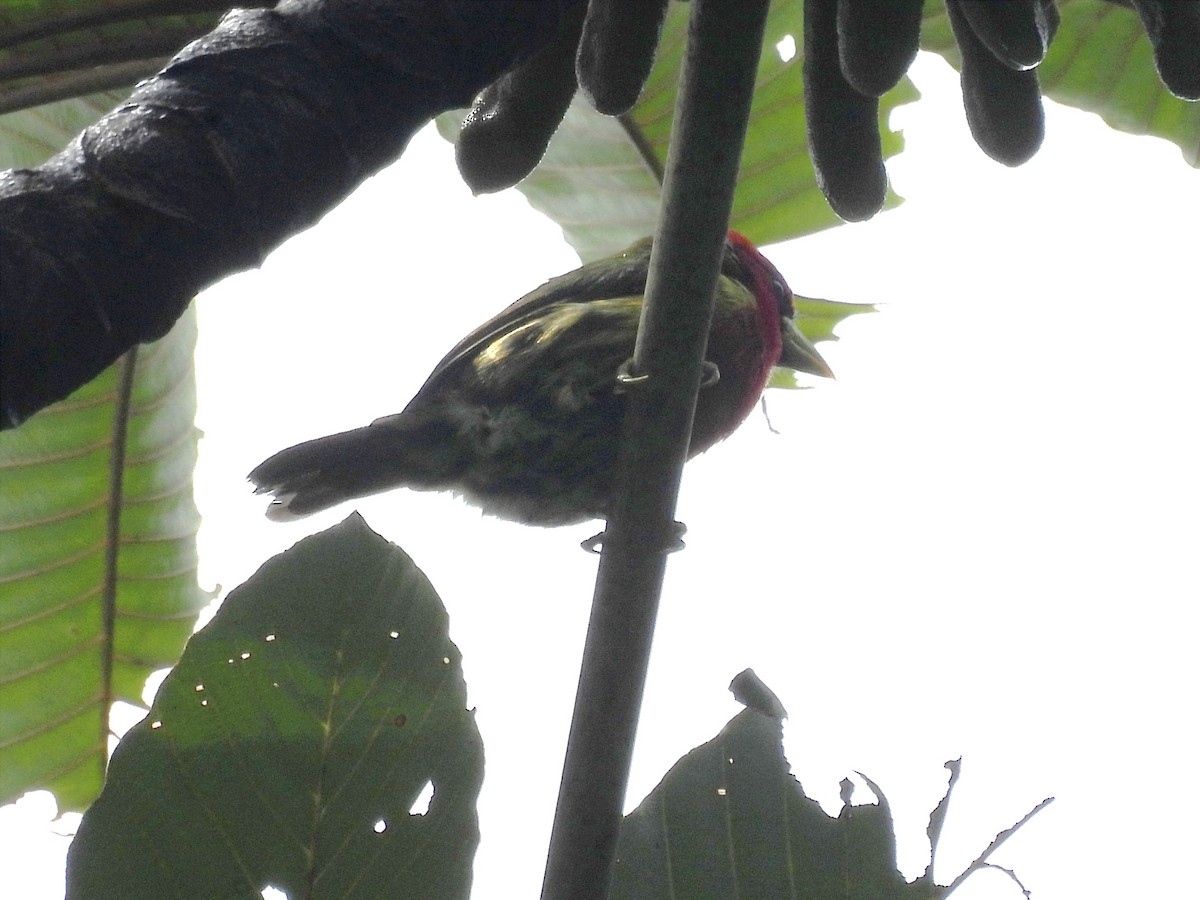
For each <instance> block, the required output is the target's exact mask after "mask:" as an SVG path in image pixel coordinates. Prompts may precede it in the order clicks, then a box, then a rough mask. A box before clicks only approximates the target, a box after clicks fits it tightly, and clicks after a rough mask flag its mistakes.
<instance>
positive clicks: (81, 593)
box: [0, 312, 208, 810]
mask: <svg viewBox="0 0 1200 900" xmlns="http://www.w3.org/2000/svg"><path fill="white" fill-rule="evenodd" d="M195 344H196V325H195V318H194V316H193V314H192V313H190V312H189V313H188V314H187V315H185V316H184V318H183V319H181V320H180V322H179V323H178V324H177V325H176V326H175V328H174V329H173V330H172V331H171V333H170V334H168V335H167V337H165V338H163V339H162V340H161V341H158V342H156V343H154V344H150V345H148V346H145V347H142V348H140V350H139V352H138V353H137V363H136V369H135V372H134V375H133V379H132V384H131V385H129V387H131V389H132V390H131V393H130V394H129V396H128V398H127V399H128V403H127V404H126V403H124V402H123V400H122V392H123V390H124V389H125V387H126V386H125V385H123V382H122V377H121V376H122V372H123V367H122V366H120V365H118V366H116V367H114V368H112V369H109V370H108V371H106V372H105V373H104V374H102V375H101V376H100V377H99V378H97V379H96V380H95V381H93V382H92V383H91V384H88V385H86V386H85V387H83V388H81V389H80V390H79V391H77V392H76V393H75V394H73V395H72V396H71V397H69V398H67V399H66V400H64V401H62V402H61V403H56V404H55V405H53V406H51V407H50V408H48V409H46V410H44V411H43V412H42V413H41V414H39V415H37V416H35V417H34V418H32V419H31V420H30V421H28V422H26V423H25V425H24V426H23V427H21V428H19V429H16V430H14V431H6V432H4V434H2V435H0V480H2V482H3V490H2V492H0V533H2V534H3V540H2V541H0V587H2V590H3V603H0V803H9V802H11V801H12V800H14V799H16V798H17V797H19V796H20V795H21V794H22V793H24V792H25V791H29V790H34V789H37V788H46V789H48V790H51V791H53V792H54V793H55V794H56V796H57V798H58V802H59V806H60V808H61V809H63V810H70V809H82V808H84V807H86V806H87V804H88V803H90V802H91V801H92V799H93V798H94V797H95V796H96V794H98V793H99V791H100V786H101V784H102V782H103V778H104V763H105V759H106V757H107V753H108V748H107V745H108V737H109V734H108V714H109V705H110V704H111V702H112V701H114V700H124V701H126V702H128V703H134V704H139V705H140V704H141V695H142V688H143V686H144V685H145V683H146V678H147V677H148V676H149V675H150V673H151V672H153V671H154V670H155V669H159V668H163V667H165V666H169V665H171V664H173V663H174V662H175V660H176V659H177V658H178V655H179V651H180V649H182V647H183V644H184V642H185V641H186V640H187V638H188V635H190V634H191V633H192V628H193V625H194V623H195V620H196V616H197V614H198V613H199V611H200V609H201V608H202V607H203V606H204V604H205V603H206V602H207V600H208V597H207V596H206V595H205V594H204V593H203V592H202V591H201V590H200V587H199V585H198V583H197V581H196V564H197V560H196V544H195V537H196V531H197V529H198V528H199V525H200V517H199V514H198V512H197V511H196V505H195V502H194V501H193V499H192V470H193V469H194V467H195V464H196V444H197V439H198V432H197V431H196V428H195V426H194V424H193V419H194V418H195V410H196V388H195V373H194V370H193V363H192V354H193V350H194V348H195ZM122 429H124V430H126V431H127V434H126V442H125V444H124V446H122V444H121V440H120V437H121V435H120V431H121V430H122ZM114 464H115V465H116V470H115V471H114V468H113V466H114ZM110 517H115V518H110ZM110 553H111V554H112V555H110Z"/></svg>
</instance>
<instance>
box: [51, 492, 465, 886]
mask: <svg viewBox="0 0 1200 900" xmlns="http://www.w3.org/2000/svg"><path fill="white" fill-rule="evenodd" d="M448 629H449V619H448V617H447V615H446V611H445V609H444V607H443V606H442V604H441V600H440V599H439V598H438V596H437V594H436V593H435V592H434V590H433V588H432V587H431V586H430V584H429V582H428V581H427V580H426V578H425V576H424V575H423V574H422V573H421V572H420V570H419V569H417V568H416V566H415V565H414V564H413V562H412V560H411V559H409V558H408V556H407V555H406V554H405V553H404V552H403V551H401V550H400V549H399V548H398V547H396V546H394V545H392V544H389V543H388V542H387V541H385V540H384V539H383V538H381V537H379V536H378V535H377V534H375V533H374V532H373V531H371V530H370V528H368V527H367V525H366V523H365V522H363V520H362V519H361V518H360V517H359V516H358V515H357V514H355V515H352V516H350V517H349V518H347V519H346V520H345V521H343V522H342V523H341V524H340V525H337V526H335V527H334V528H331V529H329V530H328V531H326V532H324V533H322V534H320V535H317V536H315V537H311V538H307V539H305V540H303V541H301V542H300V543H299V544H297V545H296V546H295V547H293V548H292V549H291V550H288V551H287V552H285V553H283V554H280V555H279V556H277V557H275V558H274V559H272V560H270V561H268V562H267V563H266V564H265V565H264V566H263V567H262V568H261V569H260V570H259V571H258V572H257V573H256V574H255V575H254V576H253V577H252V578H251V579H250V580H249V581H248V582H247V583H246V584H245V585H243V586H242V587H240V588H238V589H237V590H235V591H233V592H232V593H231V594H230V595H229V597H228V598H227V599H226V601H225V603H224V604H223V605H222V606H221V609H220V610H219V611H218V613H217V615H216V617H215V618H214V619H213V621H212V622H211V623H209V624H208V625H207V626H206V627H205V628H204V629H203V630H201V631H200V632H198V633H197V634H196V635H195V636H194V637H193V638H192V640H191V641H190V642H189V643H188V646H187V649H186V651H185V652H184V655H183V658H182V659H181V660H180V662H179V665H178V666H176V668H175V670H174V671H173V672H172V673H171V675H170V676H168V678H167V680H166V681H165V682H164V684H163V686H162V689H161V690H160V691H159V695H158V697H157V698H156V699H155V701H154V706H153V708H152V709H151V711H150V714H149V715H148V716H147V717H146V719H145V720H143V721H142V722H141V723H140V724H138V725H136V726H135V727H134V728H133V729H132V730H131V731H130V732H129V733H128V734H127V735H126V736H125V738H124V739H123V740H122V741H121V743H120V745H119V746H118V748H117V750H116V752H115V753H114V754H113V758H112V763H111V767H110V770H109V778H108V782H107V784H106V785H105V788H104V792H103V794H101V796H100V797H99V799H97V801H96V802H95V803H94V804H93V805H92V807H91V809H90V810H88V812H87V814H86V815H85V816H84V819H83V823H82V825H81V826H80V829H79V834H78V836H77V837H76V838H75V841H74V843H73V844H72V846H71V853H70V857H69V859H68V867H67V878H68V891H67V896H68V897H69V898H81V900H82V898H87V900H103V898H108V897H111V898H122V900H124V898H129V897H197V898H200V897H205V898H211V897H223V898H234V897H244V898H258V897H259V896H260V892H261V890H262V889H263V888H264V887H265V886H267V885H274V886H275V887H277V888H280V889H282V890H284V891H286V892H287V893H288V894H289V896H291V897H317V896H320V897H345V898H350V897H363V898H375V897H423V898H425V897H427V898H438V897H448V898H449V897H453V898H457V897H463V896H465V895H466V894H467V893H468V890H469V885H470V880H471V859H472V856H473V854H474V851H475V847H476V845H477V844H478V841H479V826H478V822H477V818H476V814H475V800H476V797H477V795H478V792H479V787H480V784H481V783H482V778H483V747H482V744H481V742H480V739H479V733H478V730H477V729H476V727H475V720H474V716H473V715H472V713H470V712H468V711H467V709H466V708H465V707H466V685H465V684H464V682H463V677H462V669H461V665H460V655H459V652H458V649H457V648H456V647H455V646H454V644H453V643H451V641H450V637H449V633H448ZM427 783H432V785H433V788H434V795H433V800H432V802H431V804H430V806H429V809H428V811H427V812H425V813H423V814H422V813H410V811H409V810H410V807H412V805H413V802H414V800H416V799H417V797H418V795H419V794H420V792H421V790H422V788H423V787H424V786H425V785H426V784H427Z"/></svg>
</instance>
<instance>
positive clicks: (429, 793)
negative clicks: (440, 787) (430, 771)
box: [408, 781, 434, 816]
mask: <svg viewBox="0 0 1200 900" xmlns="http://www.w3.org/2000/svg"><path fill="white" fill-rule="evenodd" d="M433 794H434V790H433V782H432V781H427V782H425V787H423V788H421V793H419V794H417V799H416V800H414V801H413V804H412V806H410V807H409V808H408V814H409V815H410V816H423V815H425V813H427V812H429V804H431V803H432V802H433Z"/></svg>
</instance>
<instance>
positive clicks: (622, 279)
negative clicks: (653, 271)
mask: <svg viewBox="0 0 1200 900" xmlns="http://www.w3.org/2000/svg"><path fill="white" fill-rule="evenodd" d="M649 259H650V243H649V239H648V238H647V239H644V240H642V241H639V242H638V243H636V244H634V245H633V246H632V247H630V248H629V249H628V250H626V251H625V253H623V254H622V255H621V256H619V257H616V258H609V259H604V260H597V261H596V262H591V263H588V264H586V265H584V266H581V267H580V268H578V269H576V270H574V271H573V272H568V273H567V274H565V275H560V276H558V277H557V278H551V279H550V280H549V281H547V282H546V283H545V284H543V285H542V286H541V287H539V288H537V289H535V290H533V291H530V292H529V293H528V294H526V295H525V296H524V297H522V298H521V299H520V300H517V301H516V302H515V303H513V304H511V305H510V306H508V307H507V308H506V309H504V310H502V311H501V312H499V313H497V314H496V315H495V316H493V317H492V318H490V319H488V320H487V321H486V322H484V323H483V324H482V325H480V326H479V327H478V328H476V329H475V330H474V331H472V332H471V333H470V334H468V335H467V336H466V337H464V338H463V339H462V340H461V341H459V342H458V343H457V344H455V345H454V347H453V348H452V349H451V350H450V352H449V353H447V354H446V355H445V356H444V357H442V360H441V362H439V363H438V364H437V365H436V366H435V367H434V369H433V372H432V373H430V375H429V378H427V379H426V380H425V384H424V385H422V386H421V389H420V390H419V391H418V392H417V394H416V397H414V398H413V402H414V403H416V402H418V400H419V399H420V398H421V397H422V395H425V396H428V395H430V394H432V393H434V392H436V391H437V390H439V388H440V387H441V386H442V385H443V384H444V383H446V382H447V381H453V380H455V379H456V378H457V377H459V375H460V373H461V371H462V367H463V366H464V365H465V364H468V362H469V361H473V360H474V359H475V358H476V357H477V356H478V355H479V354H480V353H481V352H483V351H484V350H485V349H486V348H488V347H490V346H492V345H494V344H496V342H497V341H501V342H502V341H503V340H504V338H505V336H506V335H509V334H513V333H515V332H521V331H522V330H523V329H524V330H525V331H524V332H523V333H528V329H533V330H536V331H541V330H544V328H546V327H555V325H556V324H557V325H558V326H561V325H562V324H563V323H565V322H567V321H570V320H573V319H575V318H577V317H578V316H579V315H580V314H581V311H580V310H578V309H576V308H577V307H580V306H585V307H586V306H589V305H590V304H592V303H595V302H598V301H605V300H613V299H614V298H616V299H622V298H625V299H627V298H631V297H632V298H636V300H637V302H638V303H640V302H641V295H642V294H643V292H644V291H645V289H646V272H647V268H648V265H649ZM585 311H586V310H585ZM595 311H596V312H600V313H603V312H606V311H609V310H606V309H605V308H604V307H603V304H602V305H601V306H600V307H597V308H596V310H595Z"/></svg>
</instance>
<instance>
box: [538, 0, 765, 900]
mask: <svg viewBox="0 0 1200 900" xmlns="http://www.w3.org/2000/svg"><path fill="white" fill-rule="evenodd" d="M766 14H767V0H753V2H751V0H693V3H692V14H691V25H690V29H689V36H688V48H687V55H686V57H685V60H684V66H683V74H682V83H681V87H680V94H679V100H678V101H677V105H676V109H675V123H674V126H673V128H672V132H671V134H672V140H671V149H670V153H669V156H668V159H667V171H666V182H665V185H664V197H663V204H664V205H663V214H662V216H661V217H660V219H659V226H658V231H657V234H656V235H655V240H654V252H653V255H652V257H651V263H650V277H649V281H648V283H647V290H646V302H645V304H644V306H643V309H642V321H641V326H640V328H639V331H638V343H637V349H636V351H635V355H634V362H633V370H634V372H635V373H636V374H644V375H648V376H649V378H648V380H647V381H645V382H644V383H641V384H639V385H638V386H636V387H633V388H631V390H630V403H629V409H628V412H627V413H626V417H625V423H624V430H623V438H622V447H621V457H620V460H619V463H618V467H617V485H618V490H617V494H616V496H615V498H614V509H613V513H612V516H611V517H610V518H609V521H608V528H607V530H606V531H605V534H604V553H603V556H602V557H601V560H600V574H599V577H598V579H597V582H596V595H595V598H594V599H593V601H592V617H591V621H590V623H589V625H588V635H587V643H586V646H585V648H584V659H583V666H582V670H581V672H580V677H579V690H578V692H577V694H576V697H575V714H574V718H573V720H572V723H571V735H570V739H569V742H568V746H567V756H566V762H565V763H564V766H563V780H562V784H561V786H560V788H559V795H558V809H557V810H556V812H555V818H554V831H553V835H552V837H551V844H550V856H549V860H548V861H547V865H546V879H545V882H544V884H543V887H542V897H543V898H544V900H560V898H571V900H581V898H582V900H586V898H596V900H601V898H603V897H605V896H606V894H607V893H608V886H609V883H610V880H611V877H612V864H613V855H614V852H615V849H616V842H617V836H618V832H619V830H620V824H621V810H622V806H623V803H624V798H625V788H626V783H627V781H628V777H629V766H630V760H631V757H632V755H633V742H634V736H635V733H636V730H637V719H638V710H639V707H640V706H641V699H642V691H643V688H644V686H645V681H646V669H647V666H648V664H649V658H650V645H651V641H652V639H653V635H654V620H655V615H656V613H657V610H658V598H659V594H660V593H661V590H662V581H663V575H664V571H665V569H666V556H667V553H669V552H670V549H671V545H672V542H673V540H674V539H675V538H676V535H675V534H674V532H675V528H674V516H675V501H676V498H677V496H678V493H679V479H680V473H681V472H682V470H683V464H684V461H685V459H686V456H687V448H688V443H689V439H690V436H691V431H692V415H693V412H694V410H695V406H696V393H697V388H698V386H699V383H700V373H701V363H702V361H703V358H704V350H705V345H706V343H707V339H708V328H709V321H710V319H711V318H712V307H713V293H714V289H715V287H716V281H717V271H718V267H719V264H720V259H721V252H722V248H723V246H724V242H725V232H726V228H727V227H728V222H729V213H730V210H731V208H732V205H733V189H734V185H735V183H736V181H737V171H738V163H739V161H740V159H741V153H742V143H743V140H744V138H745V134H746V124H747V122H748V121H749V116H750V101H751V98H752V95H753V92H754V75H755V71H756V70H757V67H758V59H759V53H760V50H761V47H762V38H763V29H764V26H765V23H766Z"/></svg>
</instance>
